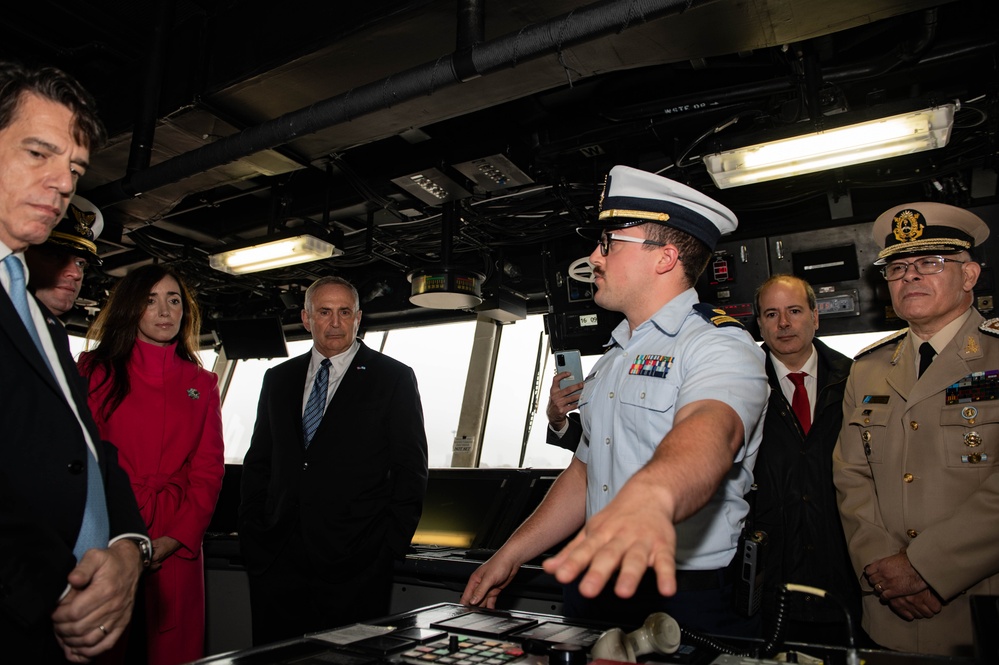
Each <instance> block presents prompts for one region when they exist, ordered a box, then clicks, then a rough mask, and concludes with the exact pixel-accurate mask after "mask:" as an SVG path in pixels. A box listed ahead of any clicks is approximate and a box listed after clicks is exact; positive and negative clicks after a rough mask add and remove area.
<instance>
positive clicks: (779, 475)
mask: <svg viewBox="0 0 999 665" xmlns="http://www.w3.org/2000/svg"><path fill="white" fill-rule="evenodd" d="M813 344H814V346H815V350H816V353H817V354H818V361H819V364H818V388H819V390H818V397H817V400H816V406H815V414H814V416H813V418H812V426H811V428H810V429H809V432H808V436H807V437H806V436H805V435H804V433H803V432H802V429H801V425H800V424H799V423H798V419H797V418H796V417H795V415H794V412H793V411H792V410H791V405H790V404H789V403H788V401H787V399H786V398H785V397H784V393H783V391H781V388H780V384H779V383H778V378H777V376H776V374H775V371H774V366H773V361H772V360H771V358H770V350H769V349H768V348H767V347H766V345H764V346H763V350H764V351H765V352H766V353H767V362H766V368H767V378H768V379H769V381H770V401H769V404H768V405H767V415H766V420H765V421H764V428H763V443H762V445H761V446H760V452H759V456H758V457H757V459H756V467H755V470H754V479H755V483H756V485H757V487H758V490H757V496H756V505H755V529H756V530H761V531H765V532H766V533H767V541H768V545H767V548H766V554H765V556H766V564H765V572H764V593H763V608H764V613H765V616H767V615H769V616H770V617H771V618H772V617H773V612H774V610H775V608H776V597H777V589H778V587H779V586H780V584H782V583H785V582H791V583H796V584H805V585H809V586H816V587H819V588H822V589H825V590H827V591H830V592H832V593H833V594H834V595H836V596H838V597H840V598H842V599H843V600H844V601H845V602H846V603H847V604H848V606H849V608H850V610H851V612H853V613H854V619H855V621H857V622H858V624H857V625H859V620H860V587H859V584H858V582H857V579H856V577H855V576H854V573H853V568H852V567H851V565H850V558H849V555H848V553H847V548H846V538H845V537H844V535H843V527H842V524H841V523H840V519H839V509H838V507H837V504H836V490H835V487H834V486H833V481H832V452H833V447H834V446H835V445H836V439H837V437H838V436H839V430H840V425H841V424H842V422H843V405H842V402H843V390H844V388H845V387H846V379H847V377H848V376H849V374H850V366H851V364H852V361H851V360H850V359H849V358H847V357H846V356H844V355H843V354H841V353H839V352H837V351H834V350H832V349H830V348H829V347H828V346H826V345H825V344H823V343H822V342H821V341H819V340H817V339H816V340H813ZM787 608H788V610H789V614H788V616H789V617H790V618H793V619H795V620H798V621H822V622H837V623H839V622H842V621H844V616H843V611H842V609H840V608H839V607H837V606H836V605H835V604H833V603H832V602H831V601H828V600H825V599H820V598H816V597H813V596H805V595H802V594H798V593H792V594H789V595H788V605H787Z"/></svg>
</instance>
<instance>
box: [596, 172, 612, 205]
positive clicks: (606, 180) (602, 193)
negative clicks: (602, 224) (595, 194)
mask: <svg viewBox="0 0 999 665" xmlns="http://www.w3.org/2000/svg"><path fill="white" fill-rule="evenodd" d="M608 187H610V173H608V174H607V175H605V176H604V187H603V189H601V190H600V200H599V201H597V210H603V209H604V197H606V196H607V188H608Z"/></svg>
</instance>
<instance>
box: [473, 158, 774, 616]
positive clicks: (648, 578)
mask: <svg viewBox="0 0 999 665" xmlns="http://www.w3.org/2000/svg"><path fill="white" fill-rule="evenodd" d="M736 224H737V222H736V219H735V216H734V214H733V213H732V211H730V210H729V209H728V208H726V207H724V206H722V205H721V204H719V203H718V202H716V201H714V200H712V199H710V198H709V197H707V196H705V195H703V194H701V193H700V192H698V191H696V190H694V189H692V188H690V187H687V186H686V185H683V184H680V183H678V182H675V181H673V180H669V179H667V178H663V177H660V176H657V175H654V174H651V173H646V172H644V171H639V170H637V169H633V168H629V167H625V166H616V167H614V168H613V169H611V171H610V174H609V176H608V178H607V183H606V185H605V187H604V193H603V196H602V197H601V200H600V213H599V218H598V223H597V224H594V225H593V226H591V227H583V228H581V229H578V231H579V232H580V233H581V234H582V235H584V236H586V237H594V239H598V246H597V248H596V249H595V250H594V251H593V253H592V254H591V255H590V262H591V263H592V264H593V266H594V275H595V278H596V280H595V285H596V289H597V290H596V294H595V296H594V300H595V301H596V303H597V304H598V305H600V306H601V307H603V308H605V309H609V310H611V311H618V312H621V313H622V314H624V317H625V320H624V321H622V322H621V324H620V325H619V326H618V327H617V328H615V329H614V331H613V333H612V335H611V340H610V344H609V346H608V349H607V351H606V353H604V355H603V356H602V357H601V358H600V360H598V361H597V364H596V365H595V366H594V368H593V371H592V372H591V373H590V378H589V379H588V380H587V381H586V382H585V384H584V386H583V388H582V392H580V393H579V394H578V407H579V412H580V436H579V443H578V447H577V449H576V454H575V457H574V458H573V460H572V462H570V464H569V466H568V468H567V469H566V470H565V471H563V472H562V474H561V475H560V476H559V478H558V480H557V481H556V482H555V483H554V485H553V486H552V488H551V490H550V491H549V492H548V495H547V496H546V497H545V499H544V501H542V503H541V505H540V506H539V507H538V509H537V510H536V511H535V512H534V513H533V514H532V515H531V516H530V517H529V518H528V519H527V520H526V521H525V522H524V524H522V525H521V526H520V528H518V529H517V531H516V532H515V533H514V534H513V535H512V536H511V537H510V539H509V540H508V541H507V542H506V543H505V544H504V545H503V547H501V548H500V549H499V550H498V551H497V552H496V554H495V555H494V556H493V557H492V558H491V559H490V560H489V561H487V562H486V563H484V564H483V565H482V566H481V567H479V569H478V570H477V571H475V572H474V573H473V574H472V576H471V578H470V579H469V581H468V584H467V585H466V587H465V592H464V593H463V594H462V598H461V601H462V602H463V603H466V604H469V605H484V606H486V607H495V604H496V597H497V596H498V595H499V593H500V591H501V590H502V589H503V588H504V587H506V586H507V585H508V584H509V583H510V581H511V580H512V579H513V577H514V575H515V574H516V572H517V570H518V569H519V568H520V566H521V565H522V564H523V563H524V562H526V561H529V560H530V559H531V558H533V557H535V556H537V555H539V554H541V553H542V552H544V551H546V550H547V548H549V547H551V546H553V545H555V544H557V543H559V542H560V541H561V540H562V539H564V538H567V537H569V536H572V535H573V534H576V533H577V531H578V534H577V535H576V536H575V538H574V539H573V540H572V541H571V542H570V543H569V544H568V545H567V546H566V547H565V548H564V549H563V550H562V551H561V552H559V553H558V554H557V555H556V556H554V557H553V558H551V559H548V560H547V561H545V564H544V568H545V570H546V571H547V572H549V573H551V574H553V575H554V576H555V577H556V579H557V580H558V581H559V582H562V583H563V584H565V585H566V586H565V604H564V607H563V609H564V613H565V614H566V615H567V616H574V617H580V618H589V619H598V620H604V621H613V622H615V623H617V624H618V625H639V624H641V623H642V621H643V620H644V618H645V617H646V616H647V615H648V614H650V613H652V612H656V611H664V612H667V613H669V614H671V615H673V617H674V618H675V619H676V620H677V621H678V623H680V625H681V626H684V627H686V628H690V629H693V630H698V631H703V632H709V633H713V634H721V635H742V636H752V635H755V634H756V632H757V631H758V619H757V617H753V618H745V617H742V616H740V615H739V614H737V613H736V611H735V607H734V591H735V585H734V582H735V574H734V573H735V570H736V569H737V568H738V566H737V565H733V562H735V561H736V550H737V547H738V541H739V535H740V532H741V530H742V526H743V522H744V520H745V518H746V516H747V514H748V512H749V504H748V503H747V502H746V500H745V498H744V497H745V496H746V494H747V493H748V492H749V488H750V485H751V484H752V469H753V464H754V462H755V459H756V454H757V450H758V449H759V445H760V440H761V435H762V425H763V418H762V416H763V413H764V411H765V407H766V401H767V397H768V393H769V388H768V385H767V377H766V373H765V371H764V367H763V363H764V355H763V352H762V351H761V350H760V349H759V347H758V346H757V345H756V343H755V342H754V341H753V339H752V337H751V336H750V335H749V333H748V332H746V330H745V329H743V328H742V326H741V325H740V324H739V323H738V322H737V321H735V320H734V319H732V318H731V317H729V316H726V315H725V313H724V312H723V311H722V310H715V309H713V308H712V307H711V306H710V305H705V304H702V303H699V302H698V301H697V293H696V291H695V290H694V284H695V283H696V281H697V278H698V277H699V276H700V274H701V273H702V272H703V270H704V268H705V266H706V265H707V263H708V260H709V259H710V257H711V253H712V251H713V249H714V247H715V244H716V243H717V241H718V239H719V237H720V236H721V235H723V234H726V233H731V232H732V231H734V230H735V228H736ZM558 380H559V379H558V378H556V381H558ZM555 385H557V384H555ZM573 388H574V387H573V386H570V387H568V388H565V389H561V390H560V391H558V392H560V393H561V391H562V390H565V391H568V392H567V393H565V394H562V395H559V400H562V399H564V398H566V397H571V396H572V392H573ZM553 392H555V391H553ZM571 401H572V400H569V402H568V403H571ZM568 403H566V404H562V406H561V407H560V406H558V405H557V404H556V407H555V409H552V408H551V407H552V405H551V404H550V405H549V417H551V416H552V415H553V414H554V415H555V416H562V415H564V413H560V412H561V411H562V409H563V408H564V407H565V406H566V405H567V404H568ZM553 420H556V421H558V420H559V419H558V418H557V417H556V418H554V419H553ZM650 568H651V569H652V570H649V569H650Z"/></svg>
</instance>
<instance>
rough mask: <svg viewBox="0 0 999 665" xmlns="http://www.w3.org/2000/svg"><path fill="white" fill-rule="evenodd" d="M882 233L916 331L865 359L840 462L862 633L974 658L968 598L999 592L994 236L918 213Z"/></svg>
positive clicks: (926, 210) (886, 221)
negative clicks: (985, 277)
mask: <svg viewBox="0 0 999 665" xmlns="http://www.w3.org/2000/svg"><path fill="white" fill-rule="evenodd" d="M873 233H874V240H875V242H877V243H878V244H879V245H881V246H882V247H883V249H882V251H881V252H880V253H879V254H878V260H877V261H875V264H876V265H881V266H883V267H882V272H883V274H884V277H885V279H886V280H888V288H889V291H890V292H891V300H892V306H893V307H894V309H895V313H896V314H898V316H899V317H900V318H902V319H904V320H905V321H906V322H908V324H909V327H908V328H906V329H904V330H900V331H899V332H898V333H896V334H894V335H892V336H890V337H888V338H886V339H884V340H881V341H880V342H878V343H876V344H874V345H872V346H871V347H868V348H867V349H865V350H864V351H861V353H860V354H859V355H858V356H857V358H856V361H855V362H854V365H853V369H852V371H851V373H850V378H849V379H848V381H847V386H846V393H845V396H844V399H843V428H842V431H841V433H840V438H839V441H838V442H837V444H836V448H835V451H834V454H833V475H834V478H833V479H834V482H835V484H836V489H837V495H838V502H839V510H840V516H841V517H842V520H843V527H844V531H845V534H846V538H847V541H848V544H849V550H850V558H851V559H852V562H853V566H854V569H855V571H856V574H857V576H858V578H859V579H860V583H861V586H862V590H863V591H864V592H865V593H864V599H863V613H864V618H863V624H864V628H865V629H866V630H867V632H868V634H869V635H870V636H871V637H872V638H873V639H874V641H875V642H877V643H878V644H880V645H881V646H883V647H887V648H889V649H896V650H902V651H910V652H919V653H933V654H951V655H957V654H961V655H971V647H972V622H971V613H970V610H969V600H968V599H969V597H970V596H971V595H973V594H990V595H994V594H997V593H999V466H997V463H999V400H997V399H996V398H999V382H997V378H999V375H997V372H999V339H997V336H999V320H997V319H992V320H989V321H985V320H984V319H983V318H982V316H981V315H980V314H979V313H978V312H977V311H976V310H975V309H974V308H973V306H972V305H973V301H974V297H973V289H974V287H975V283H976V282H977V281H978V276H979V273H980V272H981V267H980V266H979V264H978V263H977V262H976V261H975V259H974V257H973V255H972V253H971V252H972V250H974V249H975V247H976V246H979V245H981V244H982V243H983V242H984V241H985V239H986V238H987V237H988V235H989V230H988V227H987V226H986V224H985V222H984V221H982V219H981V218H979V217H978V216H977V215H975V214H973V213H971V212H969V211H967V210H964V209H961V208H956V207H953V206H949V205H944V204H940V203H907V204H905V205H901V206H896V207H894V208H892V209H891V210H888V211H887V212H885V213H884V214H882V215H881V216H880V217H878V219H877V220H876V221H875V222H874V231H873Z"/></svg>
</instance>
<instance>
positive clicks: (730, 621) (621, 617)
mask: <svg viewBox="0 0 999 665" xmlns="http://www.w3.org/2000/svg"><path fill="white" fill-rule="evenodd" d="M730 577H731V575H729V574H728V572H727V571H726V570H725V569H721V570H716V571H696V572H687V571H682V570H679V571H677V586H678V589H679V590H678V591H677V593H676V595H674V596H671V597H666V596H662V595H660V593H659V590H658V589H657V588H656V575H655V572H654V571H652V569H649V570H647V571H646V573H645V576H644V577H642V581H641V582H640V583H639V585H638V590H637V591H636V592H635V595H634V596H632V597H631V598H618V597H617V596H616V595H614V583H615V582H616V581H617V580H616V577H612V578H611V580H610V581H609V582H607V585H606V586H605V587H604V590H603V591H602V592H601V593H600V595H598V596H597V597H596V598H584V597H583V596H581V595H580V593H579V587H578V586H577V584H578V582H579V580H578V579H577V580H576V581H575V582H573V583H571V584H567V585H565V587H563V592H562V595H563V604H562V612H563V614H565V615H566V616H567V617H574V618H578V619H587V620H590V621H602V622H605V623H610V624H612V625H614V626H619V627H621V628H622V629H624V630H626V631H630V630H633V629H635V628H638V627H639V626H641V625H642V623H643V622H644V621H645V619H646V617H648V616H649V615H650V614H653V613H655V612H666V613H667V614H669V615H670V616H671V617H673V618H674V619H676V622H677V623H678V624H680V627H681V628H684V629H686V630H691V631H695V632H699V633H706V634H711V635H721V636H731V637H749V638H752V637H757V636H758V635H759V631H760V620H759V614H757V615H756V616H754V617H750V618H746V617H743V616H740V615H738V614H736V612H735V610H734V609H733V596H732V594H733V593H734V588H733V585H732V583H731V582H730V581H729V580H730Z"/></svg>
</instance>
